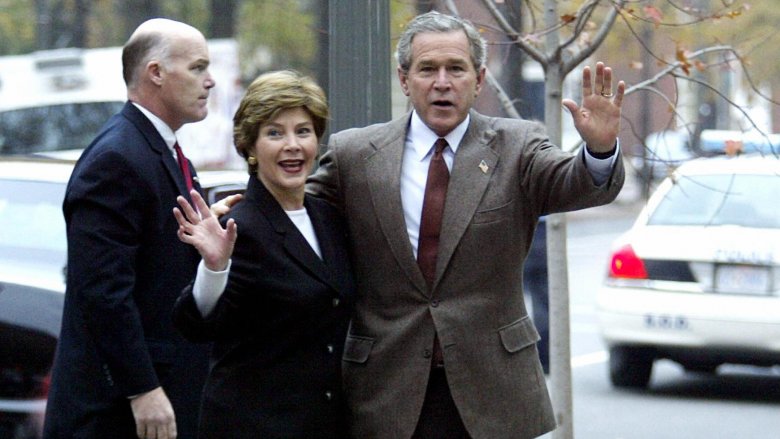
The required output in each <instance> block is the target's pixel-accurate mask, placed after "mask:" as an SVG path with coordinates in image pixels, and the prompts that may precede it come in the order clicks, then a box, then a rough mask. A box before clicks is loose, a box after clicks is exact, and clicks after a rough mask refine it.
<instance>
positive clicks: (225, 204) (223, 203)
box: [209, 194, 244, 218]
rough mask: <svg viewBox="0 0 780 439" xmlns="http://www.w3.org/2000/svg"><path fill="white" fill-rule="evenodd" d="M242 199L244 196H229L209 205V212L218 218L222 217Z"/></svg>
mask: <svg viewBox="0 0 780 439" xmlns="http://www.w3.org/2000/svg"><path fill="white" fill-rule="evenodd" d="M243 198H244V196H243V195H242V194H233V195H229V196H227V197H225V198H223V199H221V200H219V201H217V202H216V203H214V204H212V205H211V207H210V208H209V209H210V210H211V214H212V215H214V216H215V217H217V218H219V217H221V216H222V215H224V214H226V213H228V212H230V209H231V208H233V206H235V205H236V203H238V202H239V201H241V200H242V199H243Z"/></svg>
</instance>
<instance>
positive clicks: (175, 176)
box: [122, 101, 203, 203]
mask: <svg viewBox="0 0 780 439" xmlns="http://www.w3.org/2000/svg"><path fill="white" fill-rule="evenodd" d="M122 114H123V115H124V116H125V117H126V118H127V119H128V120H130V121H131V122H132V123H133V125H135V126H136V127H137V128H138V130H139V131H140V132H141V133H142V134H143V135H144V137H145V138H146V141H147V142H148V144H149V147H150V148H151V149H152V150H153V151H155V152H156V153H157V154H159V155H160V159H161V160H162V163H163V166H164V167H165V170H166V171H167V172H168V175H169V176H170V177H171V180H172V181H173V183H174V184H175V185H176V189H178V191H179V193H180V194H181V195H183V196H184V197H185V198H186V199H187V200H188V201H189V202H190V203H192V200H191V199H190V194H188V193H187V183H186V182H185V181H184V175H182V173H181V169H180V168H179V163H178V162H176V159H174V158H173V154H172V153H171V150H170V149H168V145H166V144H165V141H164V140H163V138H162V136H160V133H159V132H157V129H156V128H155V127H154V125H153V124H152V122H151V121H150V120H149V119H147V118H146V116H144V114H143V113H141V110H139V109H138V108H136V107H135V105H133V104H132V103H131V102H129V101H128V102H127V103H125V106H124V108H123V109H122ZM189 166H190V174H192V177H193V185H194V187H195V189H196V190H197V191H198V192H200V193H201V194H202V193H203V191H202V190H201V187H200V184H199V182H198V178H197V174H196V173H195V169H194V167H193V166H192V164H191V163H190V164H189Z"/></svg>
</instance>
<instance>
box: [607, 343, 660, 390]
mask: <svg viewBox="0 0 780 439" xmlns="http://www.w3.org/2000/svg"><path fill="white" fill-rule="evenodd" d="M654 360H655V355H654V352H653V350H652V349H650V348H640V347H630V346H614V347H612V348H610V349H609V379H610V381H611V382H612V385H613V386H615V387H624V388H634V389H641V388H645V387H647V384H648V383H649V382H650V374H651V373H652V371H653V361H654Z"/></svg>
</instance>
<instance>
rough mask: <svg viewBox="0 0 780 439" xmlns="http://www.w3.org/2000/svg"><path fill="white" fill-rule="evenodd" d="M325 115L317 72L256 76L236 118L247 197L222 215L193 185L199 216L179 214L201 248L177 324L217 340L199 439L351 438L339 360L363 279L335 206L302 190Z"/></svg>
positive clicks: (189, 210) (196, 336) (185, 233)
mask: <svg viewBox="0 0 780 439" xmlns="http://www.w3.org/2000/svg"><path fill="white" fill-rule="evenodd" d="M327 115H328V108H327V102H326V100H325V95H324V93H323V91H322V89H321V88H320V87H319V86H317V85H316V84H315V83H314V82H313V81H312V80H311V79H309V78H306V77H302V76H300V75H299V74H297V73H295V72H291V71H281V72H273V73H268V74H265V75H262V76H260V77H259V78H257V79H256V80H255V81H254V82H253V83H252V84H251V85H250V86H249V88H248V90H247V92H246V95H245V96H244V98H243V100H242V102H241V104H240V106H239V109H238V111H237V112H236V115H235V117H234V119H233V121H234V140H235V144H236V149H237V150H238V152H239V154H241V155H242V156H243V157H244V158H245V159H246V161H247V163H248V165H249V174H250V175H251V177H250V178H249V183H248V185H247V190H246V193H245V194H244V199H243V200H242V201H241V202H240V203H238V204H237V205H236V206H235V207H233V208H232V210H231V212H230V213H228V214H227V215H225V217H223V218H221V222H222V224H220V221H218V220H217V218H216V217H215V216H214V215H213V214H211V213H210V212H209V210H208V207H207V206H206V204H205V202H203V200H202V198H200V197H199V196H198V195H197V193H193V194H192V196H193V199H194V207H195V208H197V210H198V211H199V212H200V215H199V214H198V213H197V212H196V210H195V209H194V208H193V206H191V205H190V204H189V203H187V202H186V201H185V200H184V199H183V198H181V197H180V199H179V205H180V206H181V210H179V209H175V211H174V214H175V216H176V218H177V220H178V222H179V225H180V228H179V239H181V240H182V241H183V242H185V243H188V244H191V245H193V246H195V247H196V248H197V249H198V251H199V252H200V254H201V257H202V262H201V266H200V267H199V270H198V274H197V277H196V279H195V281H194V283H193V284H192V285H191V286H190V287H188V288H187V289H185V291H184V292H183V293H182V295H181V297H180V298H179V300H178V302H177V304H176V307H175V310H174V319H175V323H176V326H177V327H178V328H179V329H180V330H181V331H182V333H184V334H185V336H186V337H187V338H189V339H191V340H195V341H204V340H208V341H213V342H214V351H213V354H212V357H211V370H210V374H209V377H208V380H207V382H206V386H205V391H204V399H203V403H202V408H201V424H200V436H201V437H203V438H210V439H211V438H277V437H300V438H303V437H317V438H336V437H345V436H346V435H347V433H346V425H345V417H346V415H345V412H344V401H343V398H342V392H341V384H340V383H341V381H340V362H341V352H342V348H343V344H344V338H345V334H346V329H347V325H348V321H349V317H350V309H351V304H352V302H353V296H354V293H355V287H354V283H353V280H352V276H351V270H350V266H349V261H348V256H347V248H346V229H345V226H344V223H343V221H342V219H341V217H340V215H339V213H338V211H337V210H336V209H335V208H334V207H332V206H331V205H329V204H327V203H326V202H323V201H321V200H318V199H316V198H313V197H310V196H308V195H305V192H304V185H305V182H306V177H307V176H308V175H309V173H310V172H311V169H312V166H313V165H314V160H315V158H316V155H317V152H318V147H319V137H320V136H321V135H322V133H323V132H324V131H325V123H326V118H327ZM201 216H202V218H201ZM239 227H240V231H238V228H239Z"/></svg>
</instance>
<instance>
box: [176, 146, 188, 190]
mask: <svg viewBox="0 0 780 439" xmlns="http://www.w3.org/2000/svg"><path fill="white" fill-rule="evenodd" d="M173 149H174V150H175V151H176V159H177V160H178V161H179V168H181V173H182V175H183V176H184V182H185V183H187V194H189V193H190V191H191V190H192V174H190V164H189V160H187V157H185V156H184V153H183V152H182V150H181V147H180V146H179V142H176V143H174V144H173Z"/></svg>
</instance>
